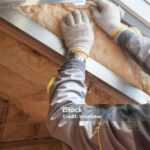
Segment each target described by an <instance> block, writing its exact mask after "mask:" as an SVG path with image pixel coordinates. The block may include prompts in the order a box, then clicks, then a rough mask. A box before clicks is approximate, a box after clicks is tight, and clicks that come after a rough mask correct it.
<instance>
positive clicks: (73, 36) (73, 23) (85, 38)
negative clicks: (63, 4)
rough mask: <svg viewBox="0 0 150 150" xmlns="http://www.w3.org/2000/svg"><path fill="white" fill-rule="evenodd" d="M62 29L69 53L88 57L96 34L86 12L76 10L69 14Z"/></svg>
mask: <svg viewBox="0 0 150 150" xmlns="http://www.w3.org/2000/svg"><path fill="white" fill-rule="evenodd" d="M61 27H62V32H63V37H64V40H65V44H66V47H67V48H68V52H69V53H80V54H82V55H85V56H86V57H88V55H89V52H90V50H91V48H92V45H93V42H94V33H93V29H92V26H91V24H90V21H89V19H88V16H87V15H86V14H85V12H83V11H79V10H75V11H73V12H72V13H69V14H68V16H67V17H66V20H65V21H64V22H63V23H62V26H61Z"/></svg>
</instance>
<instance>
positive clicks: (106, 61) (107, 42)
mask: <svg viewBox="0 0 150 150" xmlns="http://www.w3.org/2000/svg"><path fill="white" fill-rule="evenodd" d="M90 5H93V3H88V4H87V5H86V6H74V5H70V4H62V5H60V4H58V5H42V6H28V7H21V8H18V10H19V11H20V12H22V13H23V14H25V15H26V16H28V17H29V18H31V19H32V20H34V21H36V22H37V23H39V24H40V25H42V26H43V27H44V28H46V29H48V30H49V31H51V32H53V33H54V34H56V35H57V36H59V37H60V38H61V39H62V35H61V30H60V24H61V22H62V20H63V18H64V17H65V16H66V15H67V14H68V12H70V11H72V10H74V9H77V8H79V9H81V10H85V11H86V12H87V14H88V15H89V17H90V20H91V24H92V25H93V28H94V33H95V42H94V46H93V48H92V51H91V54H90V56H91V57H92V58H94V59H95V60H96V61H98V62H99V63H101V64H103V65H104V66H106V67H107V68H109V69H110V70H112V71H113V72H115V73H116V74H117V75H119V76H120V77H122V78H123V79H124V80H126V81H127V82H129V83H130V84H132V85H134V86H136V87H138V88H139V89H142V90H143V91H145V92H147V93H148V94H150V77H149V76H148V75H147V74H146V73H144V72H143V71H142V69H141V68H140V67H139V66H138V65H137V64H136V63H135V62H134V61H133V60H132V59H131V58H130V57H129V56H128V54H127V53H126V52H125V51H124V50H122V49H121V48H120V47H119V46H117V45H116V44H115V43H114V42H113V41H112V40H111V39H110V38H109V37H108V36H107V35H106V34H105V33H104V32H103V31H102V30H101V29H99V28H98V27H97V25H96V24H95V22H94V20H93V19H92V15H91V13H90V11H89V6H90Z"/></svg>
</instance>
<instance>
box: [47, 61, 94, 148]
mask: <svg viewBox="0 0 150 150" xmlns="http://www.w3.org/2000/svg"><path fill="white" fill-rule="evenodd" d="M84 80H85V62H82V61H80V60H77V59H70V60H68V61H67V62H66V63H65V64H64V65H63V66H62V67H61V69H60V70H59V75H58V77H57V79H56V81H55V83H54V85H53V86H52V89H51V100H50V108H49V113H48V120H47V127H48V130H49V132H50V135H51V136H52V137H54V138H57V139H59V140H61V141H63V142H64V143H66V144H68V145H69V146H70V147H71V148H72V149H80V147H84V149H87V150H88V149H89V150H90V149H92V145H91V144H90V142H88V141H86V140H88V138H87V132H86V131H87V130H86V129H87V127H86V125H85V124H84V125H82V121H80V119H78V118H77V119H73V120H64V118H63V114H64V113H63V111H62V110H63V108H64V107H69V108H73V107H74V106H75V105H76V104H82V105H84V106H86V104H85V96H86V87H85V84H84ZM79 113H80V112H79ZM65 115H66V113H65ZM87 126H88V129H89V128H92V127H93V126H92V124H87ZM89 126H90V127H89ZM85 139H86V140H85ZM83 140H84V141H83ZM81 141H82V142H81ZM84 142H86V143H87V144H85V143H84ZM79 143H80V144H79ZM85 146H86V147H85ZM87 147H88V148H87Z"/></svg>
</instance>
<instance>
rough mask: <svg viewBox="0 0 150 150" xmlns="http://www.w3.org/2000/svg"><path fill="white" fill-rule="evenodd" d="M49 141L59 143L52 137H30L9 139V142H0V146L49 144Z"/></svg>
mask: <svg viewBox="0 0 150 150" xmlns="http://www.w3.org/2000/svg"><path fill="white" fill-rule="evenodd" d="M50 143H56V144H58V143H60V142H59V141H58V140H56V139H54V138H51V137H50V138H43V139H32V140H20V141H10V142H0V148H12V147H22V146H33V145H40V144H50Z"/></svg>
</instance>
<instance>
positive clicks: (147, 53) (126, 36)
mask: <svg viewBox="0 0 150 150" xmlns="http://www.w3.org/2000/svg"><path fill="white" fill-rule="evenodd" d="M117 42H118V43H119V45H120V46H121V47H122V48H123V49H125V50H127V52H128V53H129V54H130V55H131V56H132V57H133V59H134V60H135V61H136V62H137V63H138V64H139V65H140V66H141V67H142V68H143V69H144V71H145V72H147V73H148V74H150V39H148V38H146V37H144V36H140V35H138V34H136V33H133V32H131V31H129V30H124V31H123V32H122V33H121V34H120V35H119V38H118V40H117Z"/></svg>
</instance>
